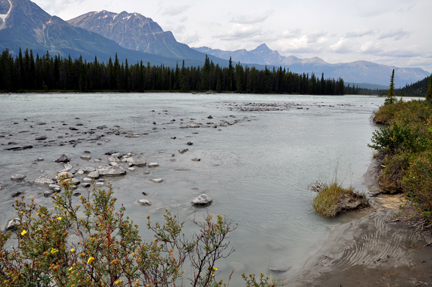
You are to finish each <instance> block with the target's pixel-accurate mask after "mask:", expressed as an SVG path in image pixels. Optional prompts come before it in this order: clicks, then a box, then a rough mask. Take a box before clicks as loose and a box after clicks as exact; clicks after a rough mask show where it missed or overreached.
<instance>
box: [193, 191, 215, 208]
mask: <svg viewBox="0 0 432 287" xmlns="http://www.w3.org/2000/svg"><path fill="white" fill-rule="evenodd" d="M212 202H213V200H212V199H211V198H210V196H208V195H207V194H201V195H200V196H198V197H197V198H195V199H194V200H192V204H193V205H200V206H206V205H210V204H211V203H212Z"/></svg>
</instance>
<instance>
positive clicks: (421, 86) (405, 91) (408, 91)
mask: <svg viewBox="0 0 432 287" xmlns="http://www.w3.org/2000/svg"><path fill="white" fill-rule="evenodd" d="M429 79H430V76H429V77H426V78H424V79H423V80H421V81H418V82H415V83H414V84H410V85H406V86H405V87H403V88H402V89H398V90H396V95H398V96H417V97H422V96H424V95H425V94H426V91H427V90H428V84H429Z"/></svg>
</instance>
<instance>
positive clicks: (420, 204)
mask: <svg viewBox="0 0 432 287" xmlns="http://www.w3.org/2000/svg"><path fill="white" fill-rule="evenodd" d="M401 185H402V188H403V190H404V191H405V192H406V193H407V195H408V196H409V198H411V200H413V201H414V202H415V203H416V207H417V210H418V211H419V212H420V214H421V215H422V216H423V217H424V218H425V219H426V220H427V221H428V222H429V223H431V222H432V152H431V151H427V152H423V153H421V154H418V155H416V156H415V157H414V158H413V159H412V162H411V165H410V166H409V168H408V169H407V171H406V173H405V176H404V178H403V180H402V182H401Z"/></svg>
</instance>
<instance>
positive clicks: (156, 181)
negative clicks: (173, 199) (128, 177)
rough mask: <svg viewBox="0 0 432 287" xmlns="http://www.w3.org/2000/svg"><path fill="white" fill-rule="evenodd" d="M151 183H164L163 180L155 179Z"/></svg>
mask: <svg viewBox="0 0 432 287" xmlns="http://www.w3.org/2000/svg"><path fill="white" fill-rule="evenodd" d="M151 181H152V182H154V183H161V182H163V179H162V178H153V179H152V180H151Z"/></svg>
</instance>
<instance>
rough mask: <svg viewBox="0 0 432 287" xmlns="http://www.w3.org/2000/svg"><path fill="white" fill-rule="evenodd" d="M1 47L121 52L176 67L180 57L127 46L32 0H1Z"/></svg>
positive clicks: (91, 54)
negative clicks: (145, 51)
mask: <svg viewBox="0 0 432 287" xmlns="http://www.w3.org/2000/svg"><path fill="white" fill-rule="evenodd" d="M0 13H1V15H0V50H1V51H3V50H5V49H6V48H8V49H9V50H10V51H11V52H12V53H15V54H16V53H18V50H19V48H22V49H23V50H24V49H32V50H33V53H34V54H36V53H39V54H40V55H44V54H46V52H47V51H49V53H50V54H51V55H56V54H59V55H61V56H62V57H67V56H69V55H70V56H71V57H72V58H78V57H79V56H80V55H82V57H83V59H87V60H94V58H95V56H97V57H98V60H99V61H108V59H109V58H110V57H112V58H114V56H115V54H116V53H117V54H118V58H119V60H120V61H124V60H125V59H126V58H127V59H128V61H129V62H130V63H136V62H138V61H140V60H142V61H143V62H144V63H147V62H150V63H151V64H154V65H160V64H161V63H164V64H165V65H166V66H171V67H174V66H175V65H176V63H177V62H178V59H173V58H167V57H164V56H160V55H154V54H149V53H143V52H138V51H132V50H128V49H125V48H123V47H121V46H120V45H118V44H117V43H116V42H114V41H112V40H109V39H107V38H105V37H103V36H101V35H99V34H97V33H94V32H90V31H87V30H85V29H82V28H79V27H74V26H72V25H70V24H68V23H67V22H66V21H63V20H62V19H60V18H59V17H56V16H51V15H49V14H48V13H47V12H45V11H44V10H42V9H41V8H40V7H39V6H38V5H36V4H35V3H33V2H31V1H29V0H0ZM203 62H204V57H203V58H202V59H201V61H198V60H189V61H187V62H186V65H188V66H189V65H194V66H196V65H200V64H202V63H203Z"/></svg>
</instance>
